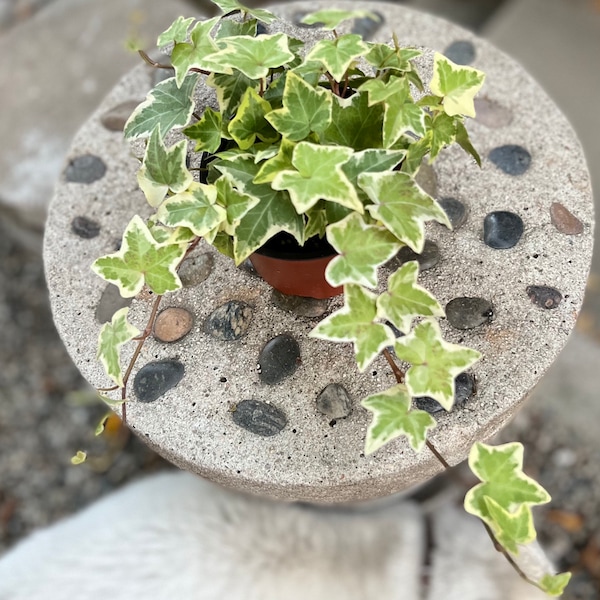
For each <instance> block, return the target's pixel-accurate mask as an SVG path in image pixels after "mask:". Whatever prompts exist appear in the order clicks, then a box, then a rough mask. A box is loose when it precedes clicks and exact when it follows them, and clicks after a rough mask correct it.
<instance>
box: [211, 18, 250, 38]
mask: <svg viewBox="0 0 600 600" xmlns="http://www.w3.org/2000/svg"><path fill="white" fill-rule="evenodd" d="M256 33H257V22H256V19H248V20H247V21H233V20H232V19H223V20H222V21H221V24H220V25H219V29H218V30H217V34H216V36H215V39H217V40H219V39H223V38H227V37H233V36H235V35H251V36H252V37H254V36H255V35H256Z"/></svg>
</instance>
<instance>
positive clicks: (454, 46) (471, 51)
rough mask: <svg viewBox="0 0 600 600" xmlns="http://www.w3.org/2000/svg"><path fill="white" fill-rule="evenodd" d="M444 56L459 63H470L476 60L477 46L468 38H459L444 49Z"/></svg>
mask: <svg viewBox="0 0 600 600" xmlns="http://www.w3.org/2000/svg"><path fill="white" fill-rule="evenodd" d="M444 56H445V57H446V58H449V59H450V60H451V61H452V62H454V63H456V64H457V65H470V64H472V63H473V61H474V60H475V56H476V51H475V46H474V45H473V42H469V41H468V40H457V41H456V42H452V43H451V44H450V45H449V46H448V47H447V48H446V49H445V50H444Z"/></svg>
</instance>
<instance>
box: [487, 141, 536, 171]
mask: <svg viewBox="0 0 600 600" xmlns="http://www.w3.org/2000/svg"><path fill="white" fill-rule="evenodd" d="M489 158H490V160H491V161H492V162H493V163H494V164H495V165H496V166H497V167H498V168H499V169H500V170H501V171H504V172H505V173H506V174H507V175H513V176H515V177H516V176H517V175H523V173H525V172H526V171H527V170H528V169H529V167H530V165H531V154H529V152H528V151H527V150H525V148H523V147H522V146H517V145H515V144H507V145H506V146H499V147H498V148H494V149H493V150H492V151H491V152H490V153H489Z"/></svg>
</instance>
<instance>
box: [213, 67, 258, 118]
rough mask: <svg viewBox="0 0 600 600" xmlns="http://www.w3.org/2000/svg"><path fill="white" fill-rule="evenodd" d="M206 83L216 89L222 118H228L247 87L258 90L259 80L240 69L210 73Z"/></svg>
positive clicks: (235, 108)
mask: <svg viewBox="0 0 600 600" xmlns="http://www.w3.org/2000/svg"><path fill="white" fill-rule="evenodd" d="M206 84H207V85H209V86H210V87H212V88H215V89H216V90H217V100H218V101H219V108H220V109H221V113H222V115H223V118H227V119H228V118H229V117H230V116H231V115H232V114H234V113H235V112H236V111H237V108H238V106H239V105H240V102H241V101H242V96H243V95H244V93H245V92H246V90H247V89H248V88H252V89H254V90H258V88H259V85H260V84H259V82H258V81H254V80H253V79H250V77H246V75H244V74H243V73H242V72H240V71H234V72H233V73H231V74H227V73H212V74H211V75H210V76H209V77H208V78H207V79H206Z"/></svg>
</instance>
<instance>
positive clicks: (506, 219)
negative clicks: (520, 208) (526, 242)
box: [483, 210, 525, 250]
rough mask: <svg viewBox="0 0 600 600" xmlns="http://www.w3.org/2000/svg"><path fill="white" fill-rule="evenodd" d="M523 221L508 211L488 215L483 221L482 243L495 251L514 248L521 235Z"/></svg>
mask: <svg viewBox="0 0 600 600" xmlns="http://www.w3.org/2000/svg"><path fill="white" fill-rule="evenodd" d="M524 230H525V226H524V224H523V219H521V217H520V216H519V215H517V214H515V213H513V212H510V211H508V210H497V211H494V212H491V213H488V214H487V215H486V217H485V219H484V221H483V241H484V242H485V243H486V244H487V245H488V246H489V247H490V248H495V249H496V250H506V249H508V248H512V247H513V246H515V245H516V244H517V243H518V241H519V240H520V239H521V236H522V235H523V231H524Z"/></svg>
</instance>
